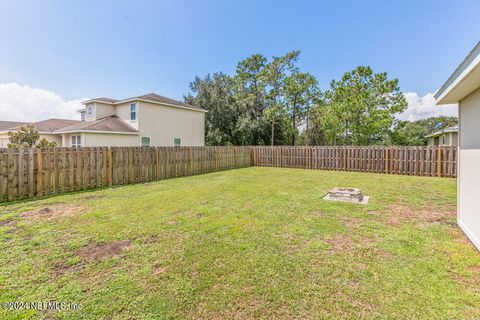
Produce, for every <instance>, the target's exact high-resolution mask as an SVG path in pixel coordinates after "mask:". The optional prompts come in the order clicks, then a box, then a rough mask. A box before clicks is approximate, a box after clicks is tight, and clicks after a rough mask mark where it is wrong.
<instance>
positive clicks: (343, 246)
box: [326, 234, 355, 252]
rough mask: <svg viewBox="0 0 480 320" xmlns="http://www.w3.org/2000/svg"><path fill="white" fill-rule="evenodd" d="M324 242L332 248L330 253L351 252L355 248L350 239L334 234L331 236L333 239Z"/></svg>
mask: <svg viewBox="0 0 480 320" xmlns="http://www.w3.org/2000/svg"><path fill="white" fill-rule="evenodd" d="M326 242H327V243H328V244H330V245H331V246H332V249H331V251H332V252H346V251H351V250H353V248H354V246H355V245H354V243H353V241H352V239H351V238H349V237H347V236H345V235H343V234H336V235H335V236H333V238H331V239H328V240H327V241H326Z"/></svg>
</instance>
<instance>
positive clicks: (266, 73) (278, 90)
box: [261, 51, 300, 146]
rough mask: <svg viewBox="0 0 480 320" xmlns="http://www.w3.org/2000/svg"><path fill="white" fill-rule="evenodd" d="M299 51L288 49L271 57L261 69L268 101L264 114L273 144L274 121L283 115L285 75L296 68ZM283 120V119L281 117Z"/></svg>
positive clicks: (272, 143)
mask: <svg viewBox="0 0 480 320" xmlns="http://www.w3.org/2000/svg"><path fill="white" fill-rule="evenodd" d="M299 55H300V51H290V52H288V53H287V54H286V55H284V56H282V57H273V59H272V61H271V62H270V63H269V64H268V65H267V66H266V67H265V69H264V70H263V71H262V76H261V78H262V80H263V81H264V82H265V83H266V84H267V100H268V103H269V106H268V109H267V111H266V116H267V117H268V118H269V120H270V123H271V138H270V143H271V145H272V146H273V145H274V144H275V122H276V120H277V119H281V118H282V117H283V116H284V111H285V109H284V99H283V89H284V83H285V79H286V77H287V76H288V75H289V74H291V73H294V72H295V71H296V70H297V68H296V67H295V63H296V62H297V60H298V56H299ZM282 120H283V119H282Z"/></svg>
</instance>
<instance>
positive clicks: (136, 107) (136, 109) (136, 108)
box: [130, 102, 138, 122]
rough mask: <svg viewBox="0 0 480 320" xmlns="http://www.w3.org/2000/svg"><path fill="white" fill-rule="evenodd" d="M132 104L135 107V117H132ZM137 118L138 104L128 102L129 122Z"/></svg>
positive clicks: (135, 120)
mask: <svg viewBox="0 0 480 320" xmlns="http://www.w3.org/2000/svg"><path fill="white" fill-rule="evenodd" d="M132 106H134V107H135V112H134V113H135V119H132ZM137 120H138V104H137V103H136V102H132V103H130V122H137Z"/></svg>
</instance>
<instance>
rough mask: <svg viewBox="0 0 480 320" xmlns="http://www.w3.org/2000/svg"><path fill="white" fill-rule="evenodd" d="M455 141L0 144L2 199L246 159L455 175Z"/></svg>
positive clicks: (210, 168)
mask: <svg viewBox="0 0 480 320" xmlns="http://www.w3.org/2000/svg"><path fill="white" fill-rule="evenodd" d="M456 161H457V157H456V148H455V147H264V146H255V147H249V146H242V147H108V148H107V147H90V148H48V149H35V148H25V149H0V202H3V201H12V200H19V199H26V198H32V197H41V196H46V195H53V194H60V193H65V192H71V191H79V190H86V189H92V188H101V187H108V186H114V185H122V184H130V183H137V182H147V181H155V180H162V179H167V178H172V177H181V176H190V175H196V174H203V173H209V172H215V171H223V170H229V169H235V168H244V167H249V166H267V167H285V168H303V169H319V170H343V171H357V172H376V173H387V174H407V175H418V176H435V177H455V176H456Z"/></svg>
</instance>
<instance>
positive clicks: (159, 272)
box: [153, 267, 167, 276]
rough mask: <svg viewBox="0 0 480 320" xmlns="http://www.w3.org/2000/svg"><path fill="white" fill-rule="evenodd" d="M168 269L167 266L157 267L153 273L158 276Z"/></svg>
mask: <svg viewBox="0 0 480 320" xmlns="http://www.w3.org/2000/svg"><path fill="white" fill-rule="evenodd" d="M166 271H167V268H164V267H157V268H155V270H153V275H154V276H157V275H159V274H162V273H165V272H166Z"/></svg>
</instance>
